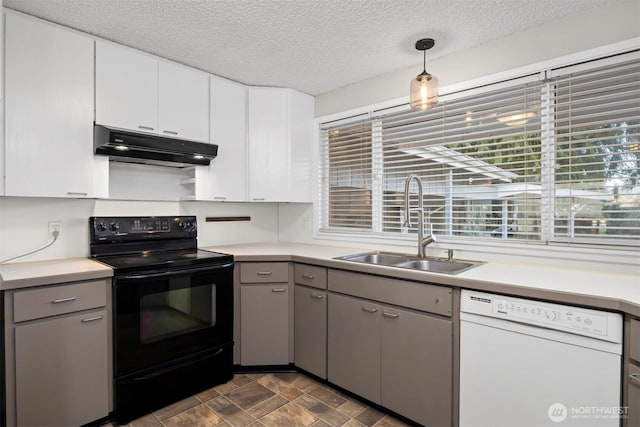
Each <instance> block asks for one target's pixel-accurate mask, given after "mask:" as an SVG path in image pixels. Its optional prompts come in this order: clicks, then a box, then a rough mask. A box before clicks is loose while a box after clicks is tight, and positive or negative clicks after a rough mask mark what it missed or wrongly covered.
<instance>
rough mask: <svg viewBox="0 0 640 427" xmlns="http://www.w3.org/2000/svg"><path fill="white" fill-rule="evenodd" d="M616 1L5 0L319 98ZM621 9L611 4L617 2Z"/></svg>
mask: <svg viewBox="0 0 640 427" xmlns="http://www.w3.org/2000/svg"><path fill="white" fill-rule="evenodd" d="M615 1H616V0H4V6H6V7H8V8H10V9H15V10H18V11H21V12H25V13H28V14H31V15H34V16H38V17H41V18H44V19H47V20H50V21H53V22H56V23H60V24H63V25H66V26H69V27H72V28H76V29H78V30H81V31H84V32H87V33H90V34H94V35H96V36H99V37H103V38H106V39H109V40H113V41H115V42H118V43H122V44H125V45H128V46H131V47H134V48H137V49H140V50H143V51H146V52H150V53H153V54H155V55H158V56H162V57H165V58H169V59H172V60H174V61H178V62H182V63H184V64H187V65H190V66H193V67H196V68H199V69H201V70H205V71H208V72H210V73H213V74H217V75H219V76H224V77H227V78H230V79H233V80H236V81H239V82H242V83H245V84H249V85H264V86H280V87H291V88H294V89H297V90H299V91H302V92H306V93H308V94H311V95H318V94H321V93H324V92H328V91H331V90H334V89H337V88H339V87H343V86H347V85H349V84H352V83H355V82H357V81H360V80H364V79H367V78H369V77H373V76H376V75H380V74H384V73H387V72H391V71H394V70H397V69H400V68H404V67H407V66H411V65H416V71H417V72H418V71H420V70H418V68H421V66H422V55H421V53H420V52H418V51H416V50H415V48H414V43H415V41H416V40H418V39H420V38H424V37H431V38H434V39H435V40H436V45H435V47H434V48H433V49H431V50H430V51H429V52H428V54H427V69H428V68H429V67H428V60H429V58H435V57H438V56H443V55H446V54H450V53H452V52H455V51H460V50H463V49H466V48H469V47H472V46H477V45H480V44H482V43H484V42H487V41H490V40H493V39H497V38H500V37H503V36H506V35H508V34H512V33H515V32H519V31H523V30H525V29H527V28H530V27H533V26H536V25H540V24H542V23H544V22H547V21H551V20H554V19H558V18H561V17H564V16H567V15H571V14H576V13H579V12H581V11H583V10H585V9H586V8H590V7H595V6H603V5H606V4H607V3H612V2H615ZM617 1H620V0H617Z"/></svg>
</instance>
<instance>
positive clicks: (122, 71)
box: [96, 41, 209, 142]
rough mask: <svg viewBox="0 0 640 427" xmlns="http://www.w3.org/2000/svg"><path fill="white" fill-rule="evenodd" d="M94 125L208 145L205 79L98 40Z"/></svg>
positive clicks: (195, 73)
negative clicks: (206, 143)
mask: <svg viewBox="0 0 640 427" xmlns="http://www.w3.org/2000/svg"><path fill="white" fill-rule="evenodd" d="M96 123H99V124H103V125H107V126H113V127H118V128H122V129H129V130H134V131H138V132H150V133H156V134H160V135H162V136H167V137H174V138H181V139H190V140H194V141H201V142H208V141H209V78H208V75H207V74H206V73H203V72H200V71H197V70H194V69H190V68H187V67H185V66H181V65H178V64H174V63H169V62H166V61H162V60H158V59H157V58H156V57H154V56H151V55H148V54H145V53H142V52H138V51H135V50H133V49H129V48H126V47H122V46H118V45H115V44H113V43H108V42H102V41H97V42H96Z"/></svg>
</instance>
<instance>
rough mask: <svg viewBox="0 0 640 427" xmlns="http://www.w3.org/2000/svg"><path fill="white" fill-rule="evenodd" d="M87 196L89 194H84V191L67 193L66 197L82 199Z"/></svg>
mask: <svg viewBox="0 0 640 427" xmlns="http://www.w3.org/2000/svg"><path fill="white" fill-rule="evenodd" d="M88 194H89V193H87V192H84V191H67V196H82V197H85V196H87V195H88Z"/></svg>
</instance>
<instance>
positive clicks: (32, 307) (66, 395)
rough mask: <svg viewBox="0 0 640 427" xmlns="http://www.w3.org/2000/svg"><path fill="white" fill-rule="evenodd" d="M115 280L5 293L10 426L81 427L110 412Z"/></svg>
mask: <svg viewBox="0 0 640 427" xmlns="http://www.w3.org/2000/svg"><path fill="white" fill-rule="evenodd" d="M109 285H110V281H108V280H105V279H101V280H91V281H83V282H73V283H64V284H58V285H53V286H40V287H34V288H25V289H20V290H11V291H5V293H4V296H5V300H4V311H5V312H4V314H5V322H4V332H5V372H6V423H7V425H8V426H14V425H17V426H44V425H59V426H71V425H83V424H87V423H90V422H92V421H96V420H98V419H101V418H103V417H106V416H107V415H108V414H109V412H110V410H111V390H112V387H111V360H112V359H111V338H110V337H111V329H110V315H109V313H110V298H109V296H110V289H111V287H110V286H109Z"/></svg>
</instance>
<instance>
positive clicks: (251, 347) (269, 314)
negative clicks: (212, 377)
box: [240, 283, 289, 366]
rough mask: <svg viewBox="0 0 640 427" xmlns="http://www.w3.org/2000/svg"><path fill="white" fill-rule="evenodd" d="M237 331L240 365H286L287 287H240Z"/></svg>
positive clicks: (287, 353) (275, 285)
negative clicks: (238, 325) (238, 335)
mask: <svg viewBox="0 0 640 427" xmlns="http://www.w3.org/2000/svg"><path fill="white" fill-rule="evenodd" d="M240 328H241V332H240V341H241V345H240V351H241V353H240V362H241V364H242V365H244V366H253V365H288V364H289V288H288V285H287V284H286V283H278V284H263V285H242V286H241V287H240Z"/></svg>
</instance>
